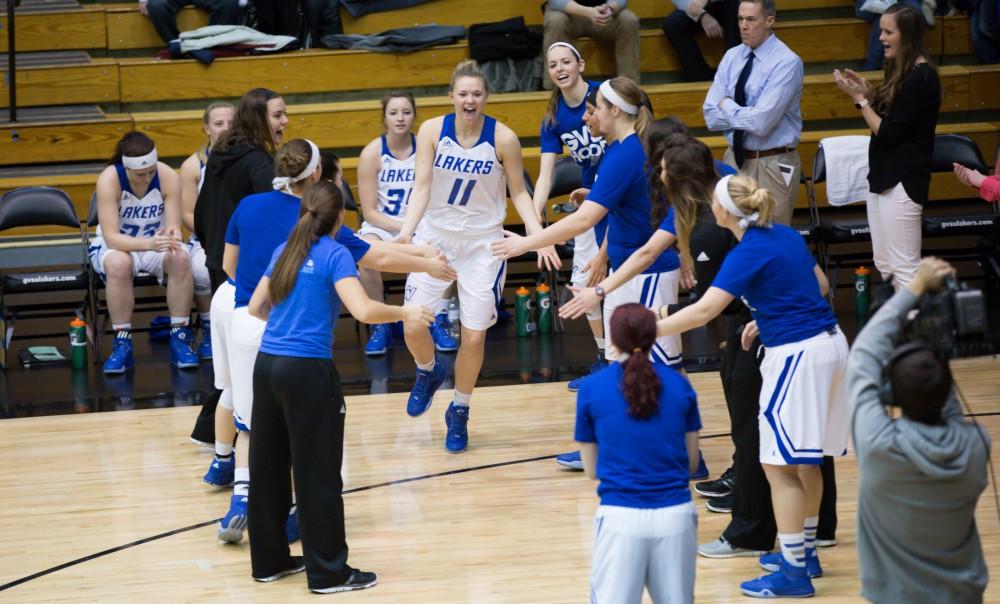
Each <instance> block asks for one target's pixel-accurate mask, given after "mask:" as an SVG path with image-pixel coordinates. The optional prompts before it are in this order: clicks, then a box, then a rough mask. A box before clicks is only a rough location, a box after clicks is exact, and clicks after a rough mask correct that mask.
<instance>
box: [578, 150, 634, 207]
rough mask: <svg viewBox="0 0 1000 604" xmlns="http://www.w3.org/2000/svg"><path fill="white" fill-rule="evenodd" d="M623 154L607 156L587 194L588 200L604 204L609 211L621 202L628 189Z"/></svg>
mask: <svg viewBox="0 0 1000 604" xmlns="http://www.w3.org/2000/svg"><path fill="white" fill-rule="evenodd" d="M623 164H624V162H623V157H622V154H617V155H612V156H611V157H607V156H605V158H604V160H603V163H602V164H601V167H600V168H599V169H598V173H597V181H596V182H594V186H593V187H591V189H590V193H588V194H587V201H593V202H594V203H596V204H598V205H601V206H603V207H604V208H605V209H606V210H607V211H608V212H611V211H613V210H614V209H615V208H617V207H618V204H620V203H621V201H622V199H623V198H624V197H625V192H626V190H627V189H628V184H629V179H628V178H626V174H628V172H627V171H626V167H627V166H625V165H623Z"/></svg>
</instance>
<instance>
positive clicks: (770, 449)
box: [757, 328, 851, 466]
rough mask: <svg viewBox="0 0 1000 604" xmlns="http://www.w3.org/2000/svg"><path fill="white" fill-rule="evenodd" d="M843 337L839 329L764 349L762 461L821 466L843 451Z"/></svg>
mask: <svg viewBox="0 0 1000 604" xmlns="http://www.w3.org/2000/svg"><path fill="white" fill-rule="evenodd" d="M847 352H848V347H847V338H845V337H844V334H843V333H842V332H841V331H840V329H839V328H834V329H832V330H830V331H829V332H823V333H821V334H819V335H817V336H813V337H811V338H807V339H805V340H802V341H799V342H793V343H791V344H783V345H781V346H775V347H773V348H765V350H764V362H763V363H762V364H761V367H760V372H761V377H762V378H763V385H762V387H761V389H760V412H759V414H758V416H757V418H758V423H759V425H760V462H761V463H765V464H771V465H776V466H784V465H798V464H820V463H822V462H823V456H824V455H832V456H835V457H836V456H840V455H844V454H846V453H847V438H848V433H849V430H850V419H851V415H850V410H849V408H848V402H847Z"/></svg>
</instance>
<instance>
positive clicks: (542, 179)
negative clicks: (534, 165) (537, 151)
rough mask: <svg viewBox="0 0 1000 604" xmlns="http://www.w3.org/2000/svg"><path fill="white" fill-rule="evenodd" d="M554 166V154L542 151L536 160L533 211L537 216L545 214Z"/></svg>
mask: <svg viewBox="0 0 1000 604" xmlns="http://www.w3.org/2000/svg"><path fill="white" fill-rule="evenodd" d="M555 168H556V154H555V153H542V157H541V159H540V160H539V162H538V179H537V180H536V181H535V196H534V198H533V201H534V204H535V212H537V213H538V216H539V218H541V217H542V216H545V204H546V203H548V201H549V193H551V192H552V174H553V173H554V172H555Z"/></svg>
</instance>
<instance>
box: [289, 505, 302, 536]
mask: <svg viewBox="0 0 1000 604" xmlns="http://www.w3.org/2000/svg"><path fill="white" fill-rule="evenodd" d="M285 537H287V538H288V542H289V543H295V542H296V541H298V540H299V539H301V538H302V531H301V530H299V509H298V508H297V507H296V506H292V509H291V511H290V512H288V519H287V520H285Z"/></svg>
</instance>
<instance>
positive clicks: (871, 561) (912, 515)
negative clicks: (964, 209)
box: [847, 258, 990, 603]
mask: <svg viewBox="0 0 1000 604" xmlns="http://www.w3.org/2000/svg"><path fill="white" fill-rule="evenodd" d="M954 273H955V270H954V269H953V268H952V267H951V266H950V265H949V264H948V263H947V262H944V261H943V260H939V259H937V258H924V260H923V262H922V263H921V264H920V267H919V268H918V269H917V273H916V276H915V277H914V278H913V279H912V280H911V281H910V283H909V284H908V285H907V286H906V287H904V288H901V289H900V290H899V291H898V292H896V295H895V296H893V297H892V298H891V299H890V300H889V301H888V302H886V303H885V304H884V305H883V306H882V308H881V309H880V310H879V311H878V312H877V313H875V316H873V317H872V318H871V320H869V321H868V324H867V325H865V328H864V330H862V332H861V333H860V334H859V335H858V337H857V339H856V340H855V341H854V346H853V347H852V349H851V354H850V357H849V359H848V368H847V380H848V388H849V392H850V394H849V398H850V405H851V423H852V431H853V433H854V434H853V435H854V438H853V440H854V447H855V451H856V454H857V459H858V476H859V479H858V523H857V531H858V532H857V538H858V561H859V562H860V564H859V566H860V567H861V595H863V596H864V597H865V598H867V599H868V600H871V601H872V602H956V603H957V602H969V603H972V602H982V601H983V590H984V589H985V588H986V582H987V578H988V573H987V569H986V561H985V559H984V557H983V546H982V543H981V542H980V540H979V531H978V530H977V529H976V519H975V516H976V502H977V501H978V500H979V496H980V495H981V494H982V492H983V490H984V489H985V488H986V485H987V479H988V476H987V473H986V469H987V463H988V462H989V455H990V440H989V435H988V434H987V433H986V431H985V430H984V429H983V428H982V427H980V426H977V425H975V424H973V423H971V422H968V421H966V419H965V418H964V417H963V415H962V407H961V405H960V404H959V401H958V397H957V396H956V394H955V389H954V388H953V386H952V376H951V370H950V369H949V367H948V361H947V360H945V359H944V358H942V357H941V356H939V355H938V354H937V353H935V352H934V351H933V350H931V349H930V348H929V347H928V346H927V345H926V344H924V343H921V342H908V343H905V344H902V345H900V346H898V347H896V342H897V341H898V338H899V334H900V332H901V330H902V329H903V325H904V324H905V323H906V317H907V315H908V314H909V313H910V312H911V311H912V310H913V309H914V308H915V307H916V305H917V302H918V300H919V299H920V298H921V297H922V296H923V295H924V293H925V292H931V291H936V290H939V289H941V287H942V286H943V284H944V280H945V279H946V278H947V277H949V276H951V275H954ZM886 407H888V408H890V409H894V410H897V411H899V415H898V416H897V415H896V414H894V413H886ZM894 417H898V419H893V418H894Z"/></svg>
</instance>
